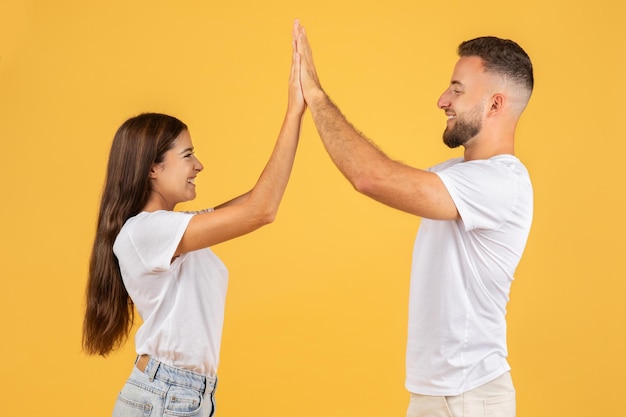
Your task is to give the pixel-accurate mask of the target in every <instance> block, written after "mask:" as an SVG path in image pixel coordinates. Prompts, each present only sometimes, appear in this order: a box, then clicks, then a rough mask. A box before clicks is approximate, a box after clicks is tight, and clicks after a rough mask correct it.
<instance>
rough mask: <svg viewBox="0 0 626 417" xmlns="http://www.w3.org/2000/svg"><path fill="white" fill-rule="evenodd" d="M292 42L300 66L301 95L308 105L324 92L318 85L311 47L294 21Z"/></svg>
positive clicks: (297, 23) (302, 28) (303, 32)
mask: <svg viewBox="0 0 626 417" xmlns="http://www.w3.org/2000/svg"><path fill="white" fill-rule="evenodd" d="M293 42H294V47H295V53H296V54H297V56H298V59H299V64H300V86H301V88H302V94H303V95H304V100H305V101H306V103H307V104H309V105H310V103H311V101H312V100H315V99H316V98H318V97H320V96H323V95H324V91H323V89H322V86H321V84H320V81H319V78H318V76H317V71H316V70H315V64H314V63H313V53H312V52H311V46H310V45H309V40H308V39H307V36H306V31H305V30H304V27H303V26H301V25H300V21H299V20H295V21H294V24H293Z"/></svg>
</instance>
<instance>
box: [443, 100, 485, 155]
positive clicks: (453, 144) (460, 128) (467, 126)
mask: <svg viewBox="0 0 626 417" xmlns="http://www.w3.org/2000/svg"><path fill="white" fill-rule="evenodd" d="M481 113H482V106H480V105H479V106H476V107H474V108H473V109H472V110H470V111H469V112H468V113H467V115H464V116H462V117H458V118H457V119H456V120H455V122H454V127H452V128H451V129H450V128H448V127H447V128H446V130H444V132H443V143H445V144H446V145H447V146H448V147H449V148H458V147H459V146H461V145H465V143H466V142H467V141H468V140H470V139H471V138H473V137H474V136H476V135H478V133H480V131H481V129H482V128H483V124H482V120H481Z"/></svg>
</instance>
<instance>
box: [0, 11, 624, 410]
mask: <svg viewBox="0 0 626 417" xmlns="http://www.w3.org/2000/svg"><path fill="white" fill-rule="evenodd" d="M574 4H575V3H572V2H571V1H568V0H557V1H553V2H550V1H545V0H527V1H523V2H514V3H507V2H502V1H500V0H498V1H496V0H487V1H478V2H467V1H459V0H451V1H445V2H443V1H428V2H426V1H418V0H411V1H408V0H407V1H398V0H388V1H383V2H381V1H378V0H377V1H371V0H348V1H344V2H342V1H337V0H316V1H310V2H294V1H286V0H275V1H271V2H259V1H253V0H239V1H237V0H235V1H231V2H205V1H177V2H174V1H163V0H150V1H147V0H141V1H130V2H129V1H121V0H114V1H108V2H85V1H70V0H56V1H28V0H2V1H0V137H1V140H2V142H1V143H2V146H1V149H2V161H1V163H0V186H1V190H2V200H3V203H2V208H1V209H0V210H2V212H1V214H2V215H1V216H0V236H1V240H0V257H1V258H0V260H1V261H2V262H1V263H2V272H1V276H2V291H1V292H0V294H1V296H0V297H1V302H0V324H1V330H2V343H1V344H0V375H1V378H2V380H3V384H4V385H3V386H4V388H3V390H2V398H3V400H2V415H5V416H39V415H46V416H108V415H110V412H111V408H112V405H113V402H114V400H115V398H116V395H117V392H118V390H119V389H120V387H121V386H122V384H123V383H124V381H125V379H126V377H127V374H128V373H129V372H130V368H131V366H132V361H133V359H134V353H133V343H132V341H130V342H129V343H128V344H127V345H126V346H125V347H124V349H122V350H121V351H119V352H118V353H115V354H113V355H111V356H110V357H108V358H106V359H102V358H99V357H96V358H90V357H86V356H85V355H84V354H83V353H82V352H81V349H80V337H81V336H80V331H81V323H82V311H83V293H84V287H85V282H86V272H87V264H88V257H89V253H90V246H91V243H92V239H93V236H94V224H95V216H96V211H97V206H98V200H99V195H100V191H101V187H102V184H103V179H104V168H105V164H106V158H107V153H108V149H109V146H110V143H111V139H112V137H113V133H114V131H115V129H116V128H117V127H118V126H119V124H121V123H122V121H124V120H125V119H126V118H128V117H130V116H133V115H135V114H137V113H139V112H144V111H159V112H165V113H170V114H173V115H176V116H178V117H180V118H181V119H182V120H184V121H185V122H186V123H187V124H188V125H189V126H190V130H191V134H192V137H193V139H194V142H195V145H196V148H197V154H198V156H199V157H200V158H201V160H202V161H203V163H204V165H205V170H204V172H203V173H202V174H201V176H200V177H199V178H198V182H197V183H198V194H199V195H198V198H197V200H196V201H195V202H193V203H190V204H186V205H185V207H183V208H185V209H193V208H201V207H205V206H213V205H215V204H218V203H220V202H222V201H224V200H226V199H227V198H230V197H232V196H234V195H236V194H237V193H241V192H243V191H246V190H247V189H248V188H249V187H251V186H252V185H253V183H254V181H255V180H256V178H257V176H258V174H259V173H260V171H261V169H262V167H263V165H264V162H265V160H266V158H267V157H268V155H269V152H270V151H271V148H272V146H273V141H274V139H275V137H276V134H277V132H278V128H279V124H280V122H281V120H282V116H283V111H284V109H285V105H286V81H287V76H288V70H289V62H290V48H291V44H290V42H291V39H290V31H291V24H292V21H293V19H294V18H296V17H297V18H300V19H301V20H302V22H303V24H304V25H305V26H306V27H307V30H308V33H309V37H310V40H311V42H312V46H313V49H314V52H315V56H316V60H317V65H318V70H319V72H320V76H321V78H322V82H323V84H324V87H325V88H326V90H327V91H328V92H329V93H330V94H331V96H332V97H333V98H334V100H335V101H336V102H338V103H339V105H340V107H341V108H342V109H343V111H344V112H345V113H346V114H347V115H348V117H349V118H350V119H351V120H352V121H353V122H354V124H355V125H356V126H358V127H359V128H360V129H361V130H362V131H364V132H365V133H366V134H367V135H369V136H370V137H371V138H373V140H374V141H375V142H377V143H378V144H379V145H380V146H381V147H382V148H383V149H384V150H385V151H386V152H387V153H388V154H389V155H390V156H392V157H394V158H397V159H400V160H403V161H405V162H407V163H409V164H412V165H415V166H418V167H427V166H430V165H432V164H434V163H436V162H439V161H441V160H443V159H446V158H449V157H453V156H457V155H458V151H450V150H448V149H447V148H446V147H445V146H444V145H442V143H441V131H442V129H443V128H444V125H445V118H444V116H443V114H442V112H441V111H440V110H438V109H437V108H436V105H435V103H436V100H437V98H438V97H439V94H440V93H441V91H442V90H443V89H444V88H445V87H446V85H447V82H448V80H449V77H450V75H451V71H452V66H453V64H454V62H455V61H456V55H455V48H456V45H457V44H458V43H459V42H460V41H462V40H465V39H468V38H471V37H475V36H479V35H485V34H493V35H497V36H501V37H508V38H513V39H515V40H517V41H518V42H519V43H520V44H521V45H522V46H523V47H524V48H525V49H526V50H527V51H528V53H529V54H530V56H531V57H532V59H533V61H534V65H535V70H536V90H535V93H534V97H533V99H532V101H531V104H530V107H529V108H528V110H527V113H526V114H525V115H524V117H523V119H522V121H521V125H520V127H519V132H518V138H517V153H518V156H519V157H520V158H521V159H522V160H523V161H524V162H525V163H526V165H527V166H528V167H529V169H530V171H531V176H532V179H533V181H534V185H535V198H536V208H535V210H536V215H535V221H534V225H533V229H532V232H531V235H530V239H529V242H528V247H527V251H526V253H525V255H524V258H523V260H522V263H521V265H520V267H519V269H518V272H517V280H516V282H515V283H514V285H513V291H512V300H511V303H510V309H509V315H508V322H509V343H510V361H511V363H512V366H513V376H514V380H515V383H516V385H517V389H518V410H519V411H518V415H520V416H522V417H526V416H533V417H554V416H568V417H574V416H584V417H589V416H608V415H618V414H619V413H620V412H623V410H624V409H625V408H626V396H624V392H623V391H624V388H626V386H625V383H624V382H623V381H624V378H623V376H624V374H625V373H626V360H625V355H624V352H626V313H625V311H624V305H625V304H626V300H625V294H626V280H625V278H626V273H625V268H624V264H623V261H624V257H625V256H626V253H625V249H626V244H625V238H624V236H625V235H626V222H625V220H624V217H625V216H624V209H625V187H624V185H623V181H624V179H625V178H626V177H625V175H624V173H623V166H624V162H623V159H624V158H623V155H624V152H625V151H626V146H625V144H624V143H625V141H624V127H623V125H624V123H623V119H624V113H626V107H625V105H624V103H625V101H624V97H626V87H625V84H624V75H625V74H626V30H625V25H624V23H625V22H624V13H623V10H619V9H618V7H621V6H616V5H617V4H619V2H617V1H614V0H598V1H594V2H584V3H580V4H583V5H580V6H575V5H574ZM418 225H419V219H418V218H415V217H413V216H410V215H408V214H404V213H401V212H398V211H394V210H392V209H389V208H387V207H384V206H382V205H380V204H378V203H375V202H373V201H371V200H368V199H367V198H365V197H363V196H361V195H359V194H357V193H356V192H354V191H353V190H352V189H351V187H350V186H349V185H348V184H347V182H346V181H345V180H344V179H343V178H342V176H341V175H340V174H339V172H338V171H337V170H336V169H335V167H334V166H333V165H332V163H331V162H330V160H329V158H328V156H327V155H326V153H325V151H324V149H323V147H322V145H321V142H320V141H319V138H318V137H317V133H316V131H315V129H314V126H313V123H312V121H311V118H310V116H309V115H307V116H306V117H305V123H304V127H303V131H302V145H301V148H300V149H299V153H298V157H297V161H296V166H295V169H294V172H293V177H292V181H291V183H290V185H289V188H288V190H287V193H286V195H285V199H284V203H283V206H282V207H281V211H280V213H279V216H278V220H277V222H276V223H275V224H273V225H270V226H268V227H266V228H264V229H262V230H261V231H259V232H257V233H254V234H252V235H250V236H246V237H243V238H240V239H238V240H236V241H232V242H228V243H226V244H222V245H219V246H217V247H215V248H214V250H215V251H216V253H217V254H218V255H219V256H220V257H221V258H222V259H223V260H224V262H225V263H226V264H227V266H228V267H229V269H230V272H231V285H230V288H229V294H228V303H227V311H226V322H225V330H224V338H223V344H222V362H221V366H220V372H219V377H220V383H219V387H218V392H217V400H218V416H220V417H232V416H273V417H276V416H278V417H280V416H290V417H291V416H300V417H306V416H319V415H324V416H338V417H339V416H341V417H344V416H403V415H404V413H405V409H406V405H407V401H408V394H407V393H406V391H405V390H404V349H405V342H406V329H405V328H406V309H407V298H408V280H409V268H410V254H411V246H412V243H413V238H414V235H415V232H416V230H417V227H418ZM620 410H621V411H620Z"/></svg>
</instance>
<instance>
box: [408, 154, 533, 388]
mask: <svg viewBox="0 0 626 417" xmlns="http://www.w3.org/2000/svg"><path fill="white" fill-rule="evenodd" d="M431 171H433V172H435V173H437V175H439V177H440V178H441V180H442V181H443V183H444V184H445V186H446V188H447V190H448V192H449V193H450V195H451V196H452V199H453V200H454V203H455V204H456V207H457V209H458V211H459V214H460V216H461V219H462V220H457V221H441V220H429V219H422V222H421V225H420V229H419V231H418V234H417V238H416V240H415V246H414V250H413V265H412V270H411V289H410V299H409V333H408V343H407V357H406V365H407V375H406V388H407V389H408V390H409V391H410V392H413V393H416V394H422V395H438V396H451V395H459V394H461V393H463V392H466V391H468V390H471V389H473V388H476V387H478V386H480V385H482V384H484V383H487V382H489V381H491V380H493V379H495V378H497V377H498V376H500V375H502V374H503V373H505V372H507V371H508V370H510V366H509V364H508V362H507V359H506V358H507V355H508V353H507V345H506V321H505V315H506V305H507V302H508V300H509V291H510V288H511V282H512V281H513V274H514V272H515V269H516V268H517V265H518V263H519V260H520V258H521V256H522V252H523V251H524V247H525V246H526V240H527V238H528V233H529V231H530V224H531V221H532V213H533V191H532V185H531V182H530V178H529V175H528V171H527V170H526V168H525V167H524V165H522V163H521V162H520V161H519V160H518V159H517V158H516V157H514V156H512V155H498V156H495V157H493V158H490V159H488V160H479V161H468V162H464V161H463V159H462V158H459V159H452V160H449V161H447V162H444V163H442V164H439V165H437V166H435V167H433V168H431Z"/></svg>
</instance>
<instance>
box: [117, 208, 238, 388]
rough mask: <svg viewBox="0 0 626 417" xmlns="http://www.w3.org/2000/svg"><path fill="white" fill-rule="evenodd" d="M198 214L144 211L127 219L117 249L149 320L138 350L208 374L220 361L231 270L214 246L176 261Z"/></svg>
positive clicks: (141, 310) (133, 296) (140, 331)
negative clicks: (213, 249)
mask: <svg viewBox="0 0 626 417" xmlns="http://www.w3.org/2000/svg"><path fill="white" fill-rule="evenodd" d="M194 215H195V213H182V212H173V211H156V212H151V213H148V212H142V213H140V214H138V215H137V216H135V217H132V218H130V219H128V220H127V221H126V223H125V224H124V226H123V227H122V230H121V231H120V233H119V235H118V236H117V238H116V240H115V244H114V245H113V251H114V253H115V256H117V259H118V261H119V265H120V270H121V272H122V278H123V281H124V285H125V286H126V290H127V291H128V294H129V295H130V297H131V299H132V300H133V302H134V303H135V307H136V308H137V312H138V313H139V315H140V316H141V318H142V320H143V324H142V325H141V327H140V328H139V329H138V330H137V334H136V335H135V347H136V350H137V354H139V355H142V354H147V355H150V356H152V357H153V358H155V359H157V360H159V361H161V362H163V363H165V364H168V365H172V366H175V367H178V368H183V369H187V370H191V371H194V372H196V373H199V374H202V375H211V376H214V375H216V373H217V366H218V363H219V355H220V343H221V338H222V327H223V323H224V305H225V301H226V288H227V285H228V271H227V269H226V267H225V266H224V264H223V263H222V261H220V259H219V258H218V257H217V256H216V255H215V254H214V253H213V252H212V251H211V250H210V249H209V248H205V249H200V250H196V251H192V252H189V253H185V254H182V255H180V256H179V257H177V258H176V259H174V260H172V258H173V256H174V252H175V251H176V248H177V247H178V244H179V242H180V239H181V238H182V236H183V234H184V232H185V229H186V228H187V225H188V224H189V221H190V220H191V218H192V217H193V216H194Z"/></svg>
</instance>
